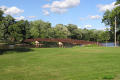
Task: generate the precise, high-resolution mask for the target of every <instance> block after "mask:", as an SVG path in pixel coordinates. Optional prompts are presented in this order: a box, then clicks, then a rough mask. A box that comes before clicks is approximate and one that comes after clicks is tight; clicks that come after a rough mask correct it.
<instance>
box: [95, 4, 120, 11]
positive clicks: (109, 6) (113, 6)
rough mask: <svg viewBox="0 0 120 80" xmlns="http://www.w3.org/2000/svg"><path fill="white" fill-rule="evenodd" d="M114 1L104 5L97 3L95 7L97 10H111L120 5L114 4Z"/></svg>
mask: <svg viewBox="0 0 120 80" xmlns="http://www.w3.org/2000/svg"><path fill="white" fill-rule="evenodd" d="M115 3H116V2H112V3H111V4H106V5H102V4H99V5H97V7H98V8H99V11H101V12H104V11H106V10H112V9H113V8H115V7H117V6H120V5H115Z"/></svg>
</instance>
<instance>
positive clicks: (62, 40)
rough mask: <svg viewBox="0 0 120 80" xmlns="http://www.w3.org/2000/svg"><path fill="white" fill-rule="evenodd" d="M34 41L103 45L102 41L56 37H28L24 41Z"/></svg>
mask: <svg viewBox="0 0 120 80" xmlns="http://www.w3.org/2000/svg"><path fill="white" fill-rule="evenodd" d="M34 41H45V42H63V43H71V44H83V45H88V44H97V45H101V44H100V43H97V42H93V41H85V40H74V39H54V38H36V39H26V40H24V42H34Z"/></svg>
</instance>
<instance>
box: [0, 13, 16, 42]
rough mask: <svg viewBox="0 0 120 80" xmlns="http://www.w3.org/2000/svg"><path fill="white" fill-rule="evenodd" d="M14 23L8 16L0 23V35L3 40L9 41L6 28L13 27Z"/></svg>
mask: <svg viewBox="0 0 120 80" xmlns="http://www.w3.org/2000/svg"><path fill="white" fill-rule="evenodd" d="M14 23H15V19H14V18H13V17H12V16H10V15H7V16H6V17H4V18H3V19H2V21H1V27H0V32H1V33H2V34H1V37H2V38H3V39H4V40H8V39H9V35H10V33H9V31H8V28H9V26H10V25H13V24H14Z"/></svg>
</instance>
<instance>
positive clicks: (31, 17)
mask: <svg viewBox="0 0 120 80" xmlns="http://www.w3.org/2000/svg"><path fill="white" fill-rule="evenodd" d="M28 18H30V19H32V18H36V16H28Z"/></svg>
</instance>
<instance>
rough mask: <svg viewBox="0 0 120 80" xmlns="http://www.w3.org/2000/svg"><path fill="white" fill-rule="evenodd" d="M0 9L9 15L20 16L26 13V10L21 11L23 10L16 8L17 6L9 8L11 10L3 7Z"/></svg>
mask: <svg viewBox="0 0 120 80" xmlns="http://www.w3.org/2000/svg"><path fill="white" fill-rule="evenodd" d="M0 8H1V9H2V10H3V11H4V13H5V14H7V15H18V14H20V13H23V12H24V10H21V9H19V8H17V7H15V6H13V7H9V8H8V7H6V6H1V7H0Z"/></svg>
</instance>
